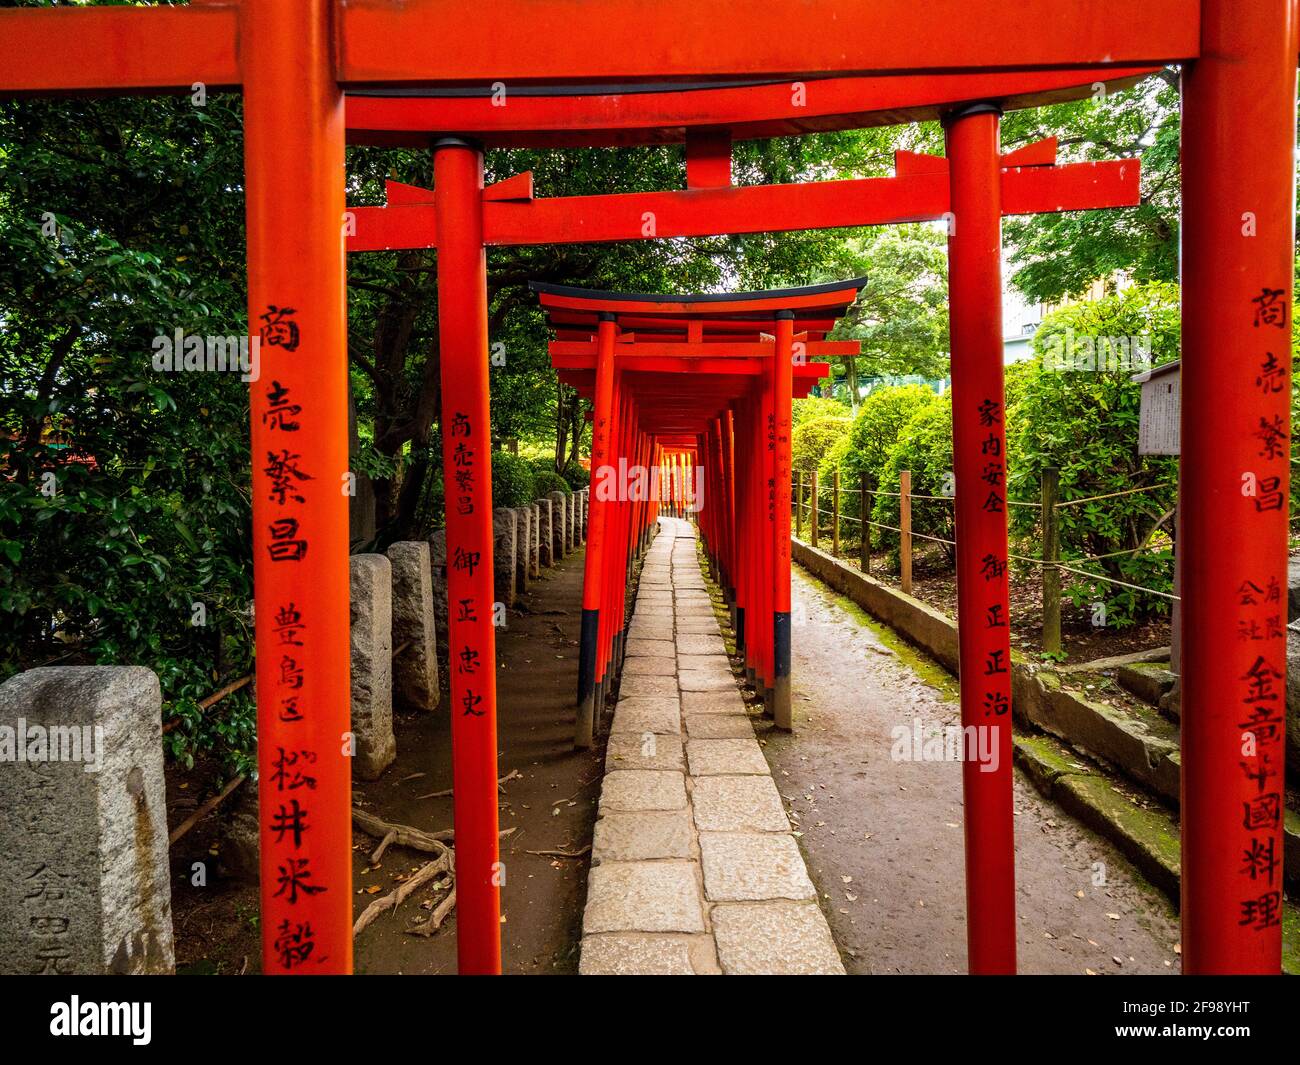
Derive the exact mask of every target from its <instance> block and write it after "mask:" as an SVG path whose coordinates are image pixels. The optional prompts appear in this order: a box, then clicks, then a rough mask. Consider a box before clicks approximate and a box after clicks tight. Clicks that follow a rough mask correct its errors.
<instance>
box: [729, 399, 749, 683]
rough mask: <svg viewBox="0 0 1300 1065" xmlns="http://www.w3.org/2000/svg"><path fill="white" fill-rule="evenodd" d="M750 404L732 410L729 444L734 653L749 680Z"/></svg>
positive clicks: (743, 401)
mask: <svg viewBox="0 0 1300 1065" xmlns="http://www.w3.org/2000/svg"><path fill="white" fill-rule="evenodd" d="M751 406H752V403H751V401H750V399H749V398H748V397H746V398H744V399H741V400H739V401H738V402H737V403H736V406H735V408H734V410H733V413H734V422H733V428H734V436H733V440H732V444H733V451H732V473H733V485H734V487H733V489H732V490H733V492H734V493H735V500H736V503H735V512H736V653H737V654H738V655H739V656H740V659H741V663H742V665H743V666H744V668H745V672H746V676H747V677H750V678H751V679H752V671H751V669H750V667H751V665H752V663H751V661H750V649H749V631H748V630H749V613H750V610H751V591H752V585H751V580H750V571H751V568H752V564H753V561H752V560H753V536H754V521H753V513H752V512H751V510H750V506H749V504H750V495H751V492H750V483H751V481H752V479H753V478H752V477H751V474H752V472H753V460H752V458H751V456H750V452H751V449H752V447H753V437H752V434H751V433H750V432H749V411H750V408H751Z"/></svg>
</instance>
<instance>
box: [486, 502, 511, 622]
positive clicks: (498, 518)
mask: <svg viewBox="0 0 1300 1065" xmlns="http://www.w3.org/2000/svg"><path fill="white" fill-rule="evenodd" d="M516 530H517V526H516V523H515V512H514V511H513V510H511V509H510V508H509V507H497V508H496V509H494V510H493V511H492V594H493V596H494V597H495V599H496V601H497V602H498V603H505V605H506V606H514V605H515V533H516Z"/></svg>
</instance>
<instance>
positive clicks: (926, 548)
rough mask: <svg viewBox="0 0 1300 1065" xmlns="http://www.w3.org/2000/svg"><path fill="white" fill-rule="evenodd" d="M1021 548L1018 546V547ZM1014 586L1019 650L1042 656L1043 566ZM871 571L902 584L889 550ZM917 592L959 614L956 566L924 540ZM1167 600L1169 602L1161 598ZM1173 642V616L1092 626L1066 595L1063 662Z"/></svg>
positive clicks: (1017, 575) (849, 553) (852, 551)
mask: <svg viewBox="0 0 1300 1065" xmlns="http://www.w3.org/2000/svg"><path fill="white" fill-rule="evenodd" d="M818 546H819V547H820V549H821V550H823V551H825V552H827V553H829V552H830V550H831V541H830V537H829V535H823V536H822V539H821V542H820V543H819V544H818ZM1014 550H1015V548H1014V547H1013V551H1014ZM839 557H840V558H841V559H843V560H845V561H846V562H849V563H851V564H853V565H856V564H857V560H858V545H857V544H856V543H842V544H841V545H840V554H839ZM1010 573H1011V585H1010V588H1009V593H1010V600H1011V602H1010V607H1011V638H1012V643H1013V649H1015V650H1019V651H1023V652H1024V653H1025V654H1026V655H1029V656H1031V657H1036V656H1037V655H1038V654H1039V653H1040V652H1041V651H1042V644H1043V640H1042V636H1043V584H1042V580H1041V577H1040V574H1039V573H1038V571H1037V569H1031V570H1030V572H1029V573H1022V572H1018V571H1017V570H1016V568H1015V567H1014V566H1013V567H1012V569H1011V570H1010ZM871 575H872V576H873V577H875V578H876V580H879V581H881V582H883V583H885V584H888V585H890V586H892V587H894V588H897V587H898V586H899V578H898V573H897V572H896V566H895V563H894V562H893V561H892V560H891V558H890V556H889V554H888V553H887V552H877V553H875V554H873V555H872V558H871ZM1064 576H1065V577H1066V578H1067V580H1065V581H1062V587H1063V588H1064V587H1065V586H1067V585H1068V583H1069V580H1068V578H1069V577H1070V575H1069V574H1065V575H1064ZM912 595H914V596H915V597H916V598H917V599H920V600H921V601H922V602H923V603H928V604H929V605H930V606H932V607H934V608H936V609H937V610H941V611H943V613H945V614H947V615H948V616H949V617H950V618H955V617H956V616H957V575H956V573H955V572H954V571H953V568H952V564H951V563H950V562H949V561H948V560H947V559H946V558H945V557H944V555H943V553H942V551H941V550H939V549H938V548H936V547H935V546H934V545H933V544H924V543H922V544H920V545H919V546H918V547H917V549H916V553H915V555H914V556H913V560H912ZM1161 602H1163V600H1162V601H1161ZM1169 641H1170V634H1169V619H1168V617H1158V618H1153V619H1152V620H1150V621H1146V622H1143V623H1141V624H1138V625H1133V626H1130V627H1129V628H1126V629H1116V628H1113V627H1107V626H1096V625H1093V624H1092V614H1091V610H1089V609H1085V608H1083V607H1077V606H1075V605H1074V604H1073V603H1072V602H1070V600H1068V599H1065V598H1062V599H1061V644H1062V650H1063V651H1064V652H1065V657H1064V658H1063V659H1061V661H1063V662H1068V663H1070V664H1077V663H1080V662H1092V661H1095V660H1096V659H1099V658H1110V657H1111V656H1113V655H1126V654H1131V653H1133V652H1135V651H1147V650H1150V649H1152V648H1155V647H1168V646H1169Z"/></svg>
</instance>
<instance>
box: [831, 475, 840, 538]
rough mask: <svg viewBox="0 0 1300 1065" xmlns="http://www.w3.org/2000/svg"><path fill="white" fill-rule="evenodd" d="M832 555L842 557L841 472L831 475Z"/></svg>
mask: <svg viewBox="0 0 1300 1065" xmlns="http://www.w3.org/2000/svg"><path fill="white" fill-rule="evenodd" d="M831 521H832V522H834V524H833V525H832V526H831V554H832V555H834V556H835V557H836V558H839V557H840V471H839V468H838V467H836V469H835V472H834V473H832V474H831Z"/></svg>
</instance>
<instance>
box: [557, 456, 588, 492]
mask: <svg viewBox="0 0 1300 1065" xmlns="http://www.w3.org/2000/svg"><path fill="white" fill-rule="evenodd" d="M560 476H561V477H563V478H564V480H565V483H566V484H568V486H569V487H570V488H571V489H572V490H573V491H575V492H581V491H582V490H583V489H584V488H586V487H587V486H588V485H590V484H591V472H590V471H589V470H585V469H583V467H582V464H581V463H580V462H578V461H576V460H575V461H573V462H570V463H569V464H568V465H567V466H565V467H564V472H563V473H562V474H560Z"/></svg>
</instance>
